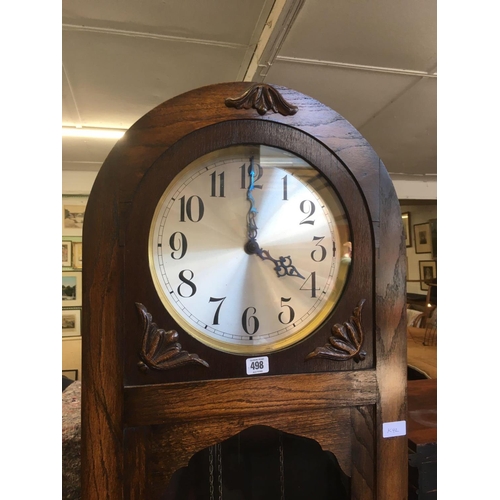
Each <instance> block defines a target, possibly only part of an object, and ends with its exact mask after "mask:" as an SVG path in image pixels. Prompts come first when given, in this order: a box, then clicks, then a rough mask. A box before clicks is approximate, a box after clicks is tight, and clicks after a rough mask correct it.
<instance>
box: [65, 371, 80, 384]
mask: <svg viewBox="0 0 500 500" xmlns="http://www.w3.org/2000/svg"><path fill="white" fill-rule="evenodd" d="M62 374H63V375H64V376H65V377H68V378H69V379H71V380H74V381H75V382H76V381H77V380H78V370H63V371H62Z"/></svg>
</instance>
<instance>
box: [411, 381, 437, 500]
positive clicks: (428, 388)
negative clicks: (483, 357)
mask: <svg viewBox="0 0 500 500" xmlns="http://www.w3.org/2000/svg"><path fill="white" fill-rule="evenodd" d="M407 431H408V448H409V456H408V461H409V469H408V471H409V472H408V477H409V496H408V498H409V500H434V499H436V498H437V379H427V380H409V381H408V427H407Z"/></svg>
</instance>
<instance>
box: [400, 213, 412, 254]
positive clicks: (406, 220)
mask: <svg viewBox="0 0 500 500" xmlns="http://www.w3.org/2000/svg"><path fill="white" fill-rule="evenodd" d="M401 218H402V219H403V229H404V233H405V242H406V246H407V247H411V217H410V212H403V213H402V214H401Z"/></svg>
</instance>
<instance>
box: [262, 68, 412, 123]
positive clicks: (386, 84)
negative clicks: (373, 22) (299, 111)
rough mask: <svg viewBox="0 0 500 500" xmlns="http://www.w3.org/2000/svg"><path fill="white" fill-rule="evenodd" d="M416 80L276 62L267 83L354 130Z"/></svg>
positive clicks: (388, 74)
mask: <svg viewBox="0 0 500 500" xmlns="http://www.w3.org/2000/svg"><path fill="white" fill-rule="evenodd" d="M418 79H419V78H418V77H414V76H407V75H394V74H390V73H379V72H373V71H360V70H352V69H343V68H335V67H331V66H317V65H306V64H298V63H291V62H285V61H277V62H275V63H274V64H273V66H272V67H271V69H270V71H269V72H268V74H267V78H266V82H267V83H271V84H276V85H283V86H285V87H289V88H292V89H294V90H298V91H299V92H302V93H303V94H306V95H308V96H310V97H312V98H314V99H316V100H318V101H320V102H322V103H323V104H326V105H327V106H329V107H330V108H332V109H334V110H335V111H337V113H340V114H341V115H342V116H343V117H344V118H345V119H346V120H348V121H349V122H350V123H352V124H353V125H354V126H355V127H356V128H358V127H360V126H361V125H362V124H363V123H365V122H366V121H367V120H369V119H370V118H371V117H372V116H373V115H374V114H375V113H377V112H378V111H379V110H380V109H382V108H383V107H385V106H386V105H387V104H388V103H389V102H391V100H392V99H394V98H395V97H396V96H397V95H399V94H400V93H401V92H404V90H405V89H407V88H408V87H410V86H411V85H412V84H414V82H416V81H418Z"/></svg>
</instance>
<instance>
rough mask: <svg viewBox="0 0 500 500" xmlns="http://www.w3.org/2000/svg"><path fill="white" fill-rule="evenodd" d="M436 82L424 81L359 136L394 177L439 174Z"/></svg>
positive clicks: (365, 128) (397, 100) (365, 127)
mask: <svg viewBox="0 0 500 500" xmlns="http://www.w3.org/2000/svg"><path fill="white" fill-rule="evenodd" d="M436 84H437V82H436V79H435V78H422V79H421V80H420V81H419V82H418V83H416V84H415V85H414V86H412V87H411V88H410V89H408V90H407V92H405V93H404V94H403V95H401V96H400V97H399V98H398V99H396V100H395V101H394V102H392V103H391V104H390V105H389V106H387V107H386V108H385V109H383V110H382V111H381V112H380V113H379V114H377V115H376V116H375V117H374V118H373V119H371V120H370V121H369V122H368V123H366V125H365V126H363V127H362V128H361V129H360V132H361V133H362V134H363V136H364V137H365V138H366V140H367V141H368V142H369V143H370V144H371V145H372V147H373V148H374V149H375V151H377V154H378V155H379V156H380V157H381V158H382V160H383V162H384V164H385V166H386V167H387V170H388V171H389V172H394V173H414V174H425V173H428V174H436V173H437V113H436V104H437V99H436V94H437V92H436Z"/></svg>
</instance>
